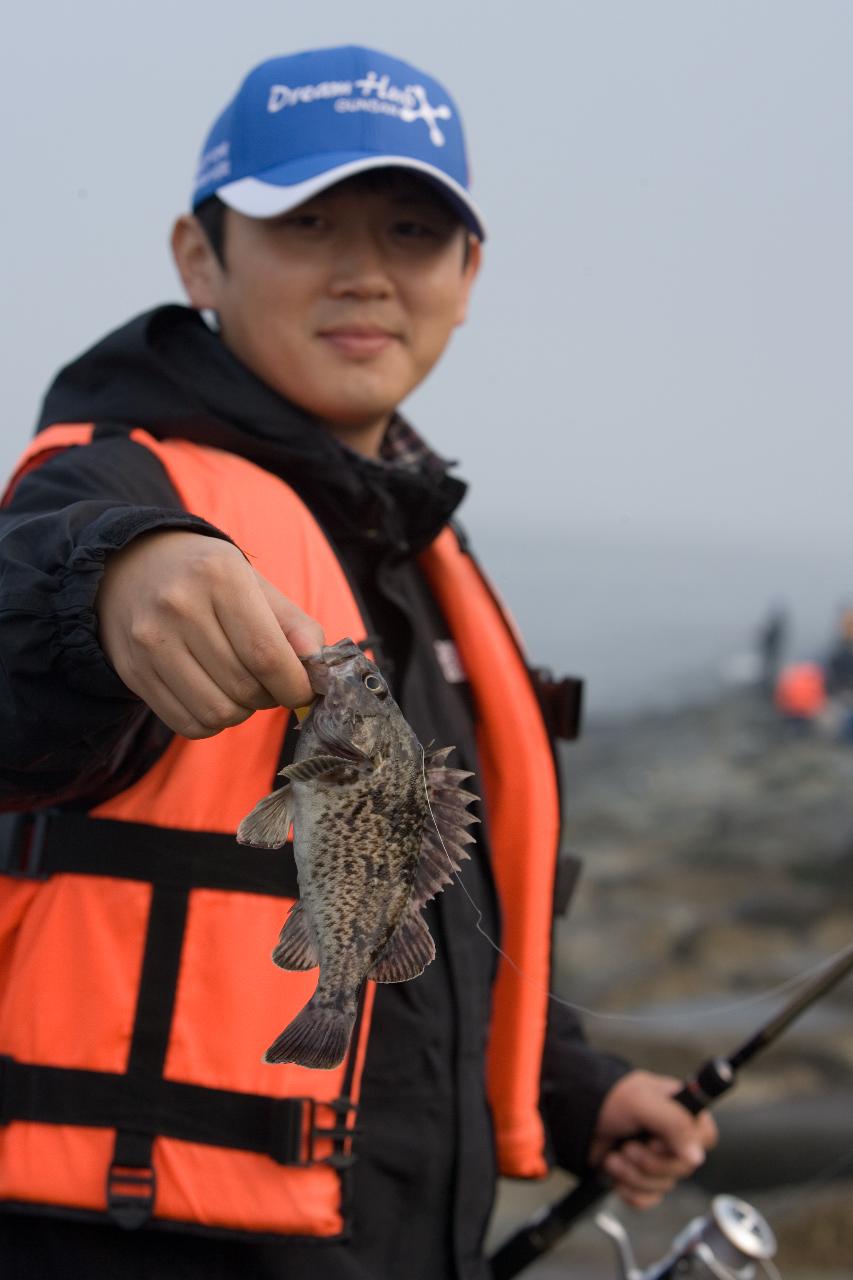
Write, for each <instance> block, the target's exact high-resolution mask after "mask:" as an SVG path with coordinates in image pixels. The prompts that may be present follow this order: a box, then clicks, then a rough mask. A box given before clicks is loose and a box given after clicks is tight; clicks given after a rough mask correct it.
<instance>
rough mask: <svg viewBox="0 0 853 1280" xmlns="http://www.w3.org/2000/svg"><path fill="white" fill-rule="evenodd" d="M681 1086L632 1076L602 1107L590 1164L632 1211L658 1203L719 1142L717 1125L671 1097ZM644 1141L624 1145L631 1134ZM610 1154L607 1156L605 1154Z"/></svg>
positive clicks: (650, 1076) (666, 1080)
mask: <svg viewBox="0 0 853 1280" xmlns="http://www.w3.org/2000/svg"><path fill="white" fill-rule="evenodd" d="M680 1088H681V1082H680V1081H679V1080H675V1079H673V1078H671V1077H670V1076H658V1075H653V1074H651V1072H648V1071H630V1072H629V1073H628V1074H627V1075H625V1076H623V1077H622V1079H621V1080H618V1081H617V1082H616V1084H615V1085H614V1086H613V1088H612V1089H611V1090H610V1092H609V1093H608V1094H607V1096H606V1097H605V1099H604V1102H603V1103H602V1106H601V1110H600V1112H599V1114H598V1123H597V1125H596V1129H595V1134H594V1135H593V1141H592V1145H591V1147H590V1156H589V1159H590V1164H592V1165H593V1166H594V1167H596V1168H598V1167H600V1168H601V1169H602V1170H603V1171H604V1172H605V1173H606V1174H608V1176H609V1177H610V1178H612V1180H613V1183H614V1190H615V1191H616V1192H617V1194H618V1195H620V1196H621V1198H622V1199H623V1200H624V1201H625V1202H626V1204H629V1205H631V1206H632V1207H633V1208H635V1209H651V1208H652V1207H653V1206H654V1205H656V1204H659V1203H660V1201H661V1200H662V1199H663V1197H664V1196H665V1195H666V1193H667V1192H668V1191H671V1190H672V1188H673V1187H674V1186H675V1184H676V1182H678V1181H679V1180H680V1179H681V1178H686V1177H689V1175H690V1174H691V1173H693V1172H694V1170H695V1169H698V1168H699V1166H700V1165H701V1164H702V1162H703V1161H704V1159H705V1153H706V1152H707V1151H708V1150H710V1148H711V1147H713V1146H715V1145H716V1142H717V1126H716V1124H715V1123H714V1121H713V1120H712V1119H711V1116H710V1115H709V1114H708V1113H707V1112H706V1111H703V1112H701V1113H700V1114H699V1115H698V1116H693V1115H691V1114H690V1112H689V1111H687V1110H686V1109H685V1108H684V1107H682V1106H681V1105H680V1104H679V1103H678V1102H673V1095H674V1094H675V1093H677V1092H678V1090H679V1089H680ZM641 1131H642V1132H645V1133H648V1134H649V1135H650V1137H649V1140H648V1141H647V1142H630V1141H629V1142H626V1144H625V1146H623V1147H620V1149H619V1150H618V1151H611V1150H610V1149H611V1147H612V1146H613V1144H614V1143H615V1142H618V1141H619V1140H620V1139H621V1138H628V1137H630V1135H631V1134H633V1133H639V1132H641ZM608 1152H610V1154H607V1153H608Z"/></svg>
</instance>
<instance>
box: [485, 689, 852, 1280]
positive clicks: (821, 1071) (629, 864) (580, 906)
mask: <svg viewBox="0 0 853 1280" xmlns="http://www.w3.org/2000/svg"><path fill="white" fill-rule="evenodd" d="M563 771H564V779H565V789H566V794H567V798H568V803H567V809H568V813H569V823H568V826H567V829H566V832H565V844H566V846H567V847H569V848H570V849H571V850H572V851H573V852H576V853H577V854H578V855H579V856H581V857H582V858H583V860H584V867H583V872H582V876H581V879H580V882H579V886H578V889H577V891H576V894H575V899H574V902H573V904H572V907H571V913H570V916H569V918H568V919H567V920H566V921H564V922H563V923H562V924H561V926H560V941H559V945H558V953H557V968H556V974H555V989H556V991H557V992H558V993H559V994H560V995H561V996H563V997H567V998H569V999H571V1000H572V1001H575V1002H577V1003H578V1004H579V1005H582V1006H586V1008H587V1009H590V1010H594V1011H595V1013H596V1014H597V1015H604V1016H592V1015H587V1016H585V1023H586V1026H587V1029H588V1033H589V1037H590V1039H591V1040H593V1041H594V1042H595V1043H596V1044H598V1045H600V1046H601V1047H602V1048H605V1049H608V1050H611V1051H615V1052H619V1053H622V1054H623V1055H625V1056H626V1057H629V1058H630V1059H631V1060H632V1061H633V1062H635V1063H636V1064H637V1065H640V1066H644V1067H648V1068H651V1069H653V1070H659V1071H664V1072H667V1073H670V1074H672V1075H675V1076H679V1077H682V1076H687V1075H690V1074H692V1073H693V1072H694V1071H695V1070H696V1068H697V1067H698V1066H699V1064H700V1063H701V1062H703V1061H704V1060H705V1059H706V1058H708V1057H709V1056H712V1055H714V1054H724V1055H725V1054H729V1053H731V1052H733V1051H734V1050H735V1049H736V1048H737V1047H738V1046H739V1045H740V1044H741V1043H743V1041H744V1040H746V1039H747V1038H748V1037H749V1036H750V1035H751V1034H752V1033H753V1032H754V1031H755V1030H757V1029H758V1028H759V1027H760V1026H762V1025H763V1024H764V1023H765V1022H766V1021H767V1020H768V1019H769V1018H770V1017H771V1016H773V1015H774V1014H775V1013H776V1012H777V1011H778V1010H779V1009H780V1008H781V1007H782V1006H783V1005H784V1004H785V1003H786V1001H788V1000H790V999H791V997H792V995H793V993H794V990H795V987H796V980H797V979H798V977H800V976H801V975H804V974H806V973H814V972H816V971H817V970H818V969H819V968H820V967H821V966H822V965H824V964H825V962H826V961H827V960H828V958H829V957H831V956H832V955H833V954H834V953H836V952H838V951H839V950H841V949H842V948H844V947H846V946H849V945H851V944H853V874H851V873H853V745H851V744H846V745H845V744H840V743H835V742H831V741H829V740H826V739H822V738H819V737H815V736H807V735H804V734H800V733H798V732H796V731H795V730H794V729H793V728H791V727H790V726H789V725H787V724H785V723H782V722H781V721H780V720H779V719H778V718H777V716H776V715H775V713H774V711H773V710H772V708H771V707H770V706H769V705H768V704H767V703H766V702H765V701H764V700H763V699H762V698H761V697H760V696H759V695H758V694H757V693H756V694H751V693H740V694H738V695H736V696H735V695H732V696H726V697H724V698H721V699H719V700H718V701H715V702H713V703H711V704H708V705H704V706H697V707H690V708H686V709H682V710H680V711H677V712H673V713H667V714H665V715H647V716H643V717H638V718H636V719H634V720H631V721H628V722H624V723H621V724H611V725H607V726H601V727H598V728H594V729H592V730H591V731H590V732H588V733H587V735H586V736H585V738H584V739H583V740H582V741H581V742H580V743H578V744H574V745H572V746H571V747H569V748H567V749H566V752H565V756H564V759H563ZM715 1114H716V1116H717V1120H718V1123H719V1125H720V1130H721V1142H720V1146H719V1148H718V1149H717V1151H716V1152H715V1153H714V1154H713V1156H712V1157H711V1158H710V1159H709V1161H708V1163H707V1165H706V1166H705V1168H704V1170H703V1171H702V1175H701V1178H700V1180H699V1182H698V1185H694V1186H692V1187H690V1188H685V1189H684V1190H683V1191H682V1192H679V1193H678V1195H677V1196H674V1197H671V1203H670V1204H669V1205H668V1206H667V1207H666V1208H665V1209H662V1210H659V1211H657V1214H654V1215H642V1218H641V1216H640V1215H632V1222H634V1223H635V1225H636V1229H637V1230H639V1231H640V1234H641V1236H644V1237H648V1236H649V1235H652V1236H654V1235H655V1233H656V1231H657V1233H658V1237H657V1253H655V1245H654V1244H652V1245H651V1254H650V1256H648V1257H647V1258H646V1263H648V1261H649V1260H650V1259H651V1258H654V1257H656V1256H659V1255H660V1254H661V1253H662V1252H663V1251H664V1249H665V1247H666V1246H667V1245H668V1244H669V1241H670V1239H671V1236H672V1234H673V1232H674V1231H675V1230H677V1229H678V1228H679V1227H680V1226H682V1225H684V1223H685V1222H686V1221H687V1220H688V1219H689V1218H690V1217H691V1216H693V1215H694V1214H695V1213H697V1212H699V1213H701V1212H704V1210H705V1209H706V1208H707V1205H708V1202H709V1199H710V1196H711V1195H713V1194H716V1193H717V1192H719V1191H725V1192H727V1193H730V1194H735V1195H743V1196H744V1197H745V1198H747V1199H752V1200H754V1201H755V1203H756V1204H757V1205H758V1207H759V1208H761V1209H762V1211H763V1212H766V1213H767V1214H768V1216H769V1217H771V1220H772V1219H773V1218H774V1217H775V1219H776V1220H775V1221H773V1225H774V1228H775V1229H776V1230H777V1233H778V1235H779V1237H780V1251H779V1255H778V1258H777V1262H778V1265H779V1267H780V1269H781V1271H782V1274H783V1275H784V1276H785V1277H786V1280H814V1278H815V1277H817V1276H824V1277H827V1280H828V1278H829V1277H830V1276H833V1277H834V1276H835V1275H836V1274H838V1275H841V1274H845V1275H847V1274H853V1227H852V1226H851V1223H853V1195H851V1188H853V1183H851V1182H847V1183H844V1182H843V1179H844V1178H845V1177H846V1178H848V1179H853V974H852V975H850V976H849V977H848V978H847V979H845V981H844V982H842V983H841V984H840V985H839V986H838V987H836V988H835V990H834V991H833V992H832V993H831V994H830V995H828V996H827V997H826V998H825V999H824V1000H822V1001H821V1003H820V1005H819V1006H817V1007H816V1008H815V1009H814V1010H813V1011H811V1012H810V1013H808V1014H807V1015H805V1016H804V1017H803V1018H802V1019H801V1020H800V1021H798V1022H797V1023H796V1024H794V1025H793V1026H792V1027H791V1028H790V1029H789V1030H788V1031H786V1032H785V1034H784V1036H783V1037H781V1038H780V1040H779V1041H778V1042H777V1043H776V1044H775V1045H774V1047H773V1048H771V1049H768V1050H767V1051H766V1052H765V1053H764V1054H762V1055H760V1056H759V1057H756V1058H755V1059H754V1060H753V1062H752V1064H751V1065H750V1066H748V1067H746V1068H744V1070H743V1072H742V1074H741V1075H740V1077H739V1080H738V1083H737V1086H736V1088H735V1089H734V1090H733V1091H732V1093H731V1094H730V1095H729V1096H728V1097H727V1098H726V1099H725V1100H723V1101H722V1102H721V1104H720V1105H719V1107H718V1109H717V1111H716V1113H715ZM804 1184H812V1185H811V1187H810V1188H806V1189H804ZM542 1199H543V1200H547V1199H548V1195H547V1194H544V1195H543V1197H542ZM782 1204H784V1205H785V1206H786V1207H785V1208H784V1210H782V1209H781V1208H774V1206H777V1205H782ZM514 1209H515V1212H516V1216H517V1204H516V1205H515V1206H514V1205H513V1193H512V1192H509V1194H507V1193H506V1192H505V1194H504V1196H503V1198H502V1209H501V1212H502V1214H503V1217H504V1220H505V1221H507V1220H508V1217H510V1216H512V1214H513V1211H514ZM655 1219H657V1223H658V1225H657V1227H656V1225H655ZM845 1224H846V1225H845ZM498 1227H500V1223H499V1224H498ZM670 1227H671V1229H670ZM590 1230H591V1228H590V1227H588V1226H587V1227H584V1228H583V1232H584V1233H586V1235H584V1236H583V1237H582V1236H581V1235H577V1237H576V1238H577V1240H578V1241H581V1240H582V1239H586V1238H588V1235H589V1232H590ZM499 1234H506V1231H505V1230H504V1231H503V1232H499ZM575 1235H576V1233H574V1232H573V1233H572V1236H573V1237H574V1236H575ZM573 1247H574V1248H578V1247H580V1246H579V1245H573V1243H572V1241H571V1240H570V1239H569V1238H568V1237H567V1242H566V1247H565V1250H564V1252H563V1254H562V1257H563V1258H564V1262H563V1264H562V1265H563V1266H564V1267H566V1266H567V1264H568V1263H569V1261H570V1260H571V1258H572V1248H573ZM645 1252H646V1254H647V1255H648V1254H649V1250H648V1248H647V1249H646V1251H645ZM578 1256H580V1255H578ZM602 1256H603V1258H605V1259H606V1258H609V1245H608V1246H606V1250H605V1253H604V1255H602ZM641 1261H642V1259H641ZM542 1265H543V1267H545V1268H546V1269H543V1270H541V1271H537V1270H536V1269H534V1270H532V1271H530V1272H529V1273H528V1274H530V1275H531V1277H534V1276H536V1275H541V1276H543V1277H544V1276H546V1275H548V1274H558V1272H557V1271H553V1272H549V1271H548V1270H547V1266H551V1265H552V1264H551V1263H548V1264H544V1263H543V1264H542ZM589 1266H590V1267H592V1269H591V1270H587V1269H584V1270H582V1271H581V1272H580V1274H589V1275H593V1274H602V1275H606V1274H609V1273H610V1271H611V1266H610V1264H605V1263H604V1262H602V1266H603V1270H600V1271H596V1270H595V1266H594V1265H593V1264H592V1263H591V1262H590V1263H589ZM833 1268H835V1271H834V1270H833Z"/></svg>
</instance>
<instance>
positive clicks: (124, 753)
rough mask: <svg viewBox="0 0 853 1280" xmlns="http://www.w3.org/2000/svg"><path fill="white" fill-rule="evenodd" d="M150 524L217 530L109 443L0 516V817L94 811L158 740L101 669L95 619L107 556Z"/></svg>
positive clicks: (34, 483) (42, 473)
mask: <svg viewBox="0 0 853 1280" xmlns="http://www.w3.org/2000/svg"><path fill="white" fill-rule="evenodd" d="M154 529H187V530H193V531H195V532H198V533H202V534H207V535H212V536H216V537H224V536H225V535H224V534H222V533H221V532H220V531H219V530H217V529H215V528H213V526H211V525H209V524H207V523H206V521H204V520H202V519H200V518H199V517H197V516H194V515H191V514H189V513H188V512H186V511H185V510H183V508H182V506H181V502H180V500H179V498H178V495H177V494H176V492H175V490H174V488H173V486H172V484H171V482H170V480H169V478H168V476H167V475H166V472H165V471H164V469H163V467H162V466H161V464H160V462H159V460H158V459H157V458H155V457H154V455H153V454H152V453H151V452H150V450H148V449H145V448H144V447H143V446H141V445H138V444H136V443H135V442H133V441H131V440H129V439H127V438H126V437H118V436H116V437H107V438H105V439H104V440H101V441H99V440H95V441H94V442H93V443H92V444H90V445H86V446H75V447H72V448H70V449H67V450H65V451H64V452H63V453H61V454H58V455H56V456H54V457H51V458H50V459H48V460H47V461H45V462H44V463H43V465H42V466H40V467H38V468H37V469H36V470H34V471H31V472H29V473H28V474H26V475H25V476H24V477H23V479H22V480H21V481H20V482H19V484H18V485H17V487H16V488H15V489H14V492H13V494H12V496H11V498H10V500H9V501H8V503H7V505H6V506H5V508H4V509H3V511H2V512H0V715H2V725H3V732H2V734H0V809H6V810H14V809H30V808H34V807H41V806H44V805H46V804H55V803H59V802H67V801H69V800H85V801H86V802H87V803H96V802H98V801H99V800H103V799H106V798H107V797H108V796H110V795H114V794H116V793H117V792H118V791H120V790H122V789H123V788H124V787H125V786H127V785H129V783H130V782H131V781H133V780H134V779H135V778H136V777H138V776H140V774H141V773H142V772H144V770H145V769H146V768H147V767H148V766H149V765H150V764H151V763H152V762H153V760H154V759H156V758H157V756H159V755H160V754H161V753H162V752H163V750H165V748H166V746H167V745H168V742H169V740H170V739H171V736H172V734H171V731H170V730H169V729H168V728H167V727H166V726H165V725H164V724H163V723H162V722H161V721H159V720H158V719H157V718H156V717H155V716H154V715H153V713H152V712H151V711H150V710H149V709H148V707H147V706H146V705H145V704H144V703H143V702H142V701H141V700H140V699H139V698H137V697H136V695H135V694H133V693H131V692H130V690H129V689H128V688H127V687H126V686H125V685H124V684H123V683H122V681H121V680H119V678H118V676H117V675H116V673H115V671H114V670H113V669H112V667H111V666H110V664H109V663H108V662H107V660H106V657H105V656H104V653H103V650H102V649H101V647H100V645H99V643H98V634H97V619H96V615H95V611H94V601H95V595H96V592H97V590H98V585H99V583H100V580H101V575H102V573H103V567H104V561H105V558H106V557H107V556H108V555H109V554H110V552H112V551H117V550H120V549H121V548H122V547H124V546H127V544H128V543H129V542H130V541H131V540H132V539H133V538H135V537H137V536H138V535H139V534H141V533H146V532H149V531H151V530H154Z"/></svg>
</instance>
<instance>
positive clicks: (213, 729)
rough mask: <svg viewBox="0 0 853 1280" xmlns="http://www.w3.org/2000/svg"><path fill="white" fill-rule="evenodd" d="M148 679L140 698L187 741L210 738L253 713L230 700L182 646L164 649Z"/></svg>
mask: <svg viewBox="0 0 853 1280" xmlns="http://www.w3.org/2000/svg"><path fill="white" fill-rule="evenodd" d="M145 679H146V683H145V692H143V693H142V694H141V696H142V697H144V698H145V701H146V702H148V705H149V706H150V707H151V709H152V710H153V711H154V712H155V713H156V714H157V715H159V716H160V718H161V719H162V720H165V722H166V724H168V725H169V727H170V728H171V729H174V730H175V732H176V733H180V734H182V735H183V736H184V737H186V738H203V737H210V736H211V735H212V734H214V733H219V732H220V730H222V729H227V728H230V727H231V726H233V725H236V724H242V723H243V721H244V720H247V719H248V718H249V716H250V715H252V713H253V709H252V708H251V707H245V706H243V705H241V704H240V703H237V702H235V701H234V699H233V698H231V697H229V696H228V694H227V693H226V692H225V691H224V690H222V689H221V688H220V687H219V686H218V685H217V684H216V682H215V681H214V680H212V679H211V677H210V675H209V674H208V672H207V671H205V670H204V668H203V667H202V666H201V665H200V664H199V663H198V662H197V661H196V659H195V657H194V656H193V654H192V653H191V652H190V651H189V650H188V649H186V648H185V647H183V646H181V645H169V646H168V647H165V646H164V650H163V651H162V652H161V653H159V654H158V655H157V658H156V661H155V662H154V663H152V665H151V667H150V668H149V671H148V673H147V677H146V678H145ZM155 701H156V703H157V705H156V706H155ZM163 711H165V712H166V714H163Z"/></svg>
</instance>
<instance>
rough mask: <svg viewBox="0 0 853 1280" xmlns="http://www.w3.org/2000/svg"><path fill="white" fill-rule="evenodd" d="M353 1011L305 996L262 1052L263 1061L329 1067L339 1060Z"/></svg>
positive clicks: (350, 1025)
mask: <svg viewBox="0 0 853 1280" xmlns="http://www.w3.org/2000/svg"><path fill="white" fill-rule="evenodd" d="M354 1022H355V1013H354V1012H350V1013H347V1012H346V1011H344V1010H341V1009H336V1008H334V1007H330V1006H329V1005H326V1004H315V1002H314V1000H309V1001H308V1003H307V1004H306V1006H305V1008H304V1009H303V1010H302V1012H301V1013H298V1014H297V1015H296V1017H295V1018H294V1019H293V1021H292V1022H291V1023H288V1025H287V1026H286V1027H285V1028H284V1030H283V1031H282V1033H281V1035H280V1036H279V1037H278V1039H277V1040H274V1041H273V1042H272V1044H271V1045H270V1047H269V1048H268V1049H267V1051H266V1053H265V1054H264V1062H295V1063H296V1064H297V1066H300V1067H315V1068H321V1069H323V1070H330V1069H331V1068H332V1067H337V1066H339V1065H340V1063H342V1062H343V1060H344V1057H345V1055H346V1051H347V1045H348V1044H349V1038H350V1034H351V1032H352V1028H353V1023H354Z"/></svg>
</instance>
